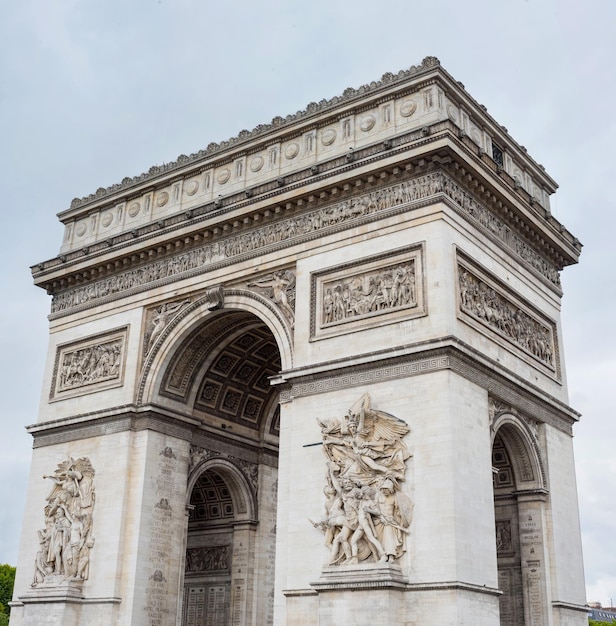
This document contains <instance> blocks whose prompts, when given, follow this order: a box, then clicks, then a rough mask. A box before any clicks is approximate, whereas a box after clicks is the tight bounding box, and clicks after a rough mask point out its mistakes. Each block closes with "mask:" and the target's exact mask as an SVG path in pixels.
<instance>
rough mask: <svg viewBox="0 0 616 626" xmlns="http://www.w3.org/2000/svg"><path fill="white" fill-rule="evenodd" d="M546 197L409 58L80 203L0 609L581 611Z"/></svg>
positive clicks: (206, 613)
mask: <svg viewBox="0 0 616 626" xmlns="http://www.w3.org/2000/svg"><path fill="white" fill-rule="evenodd" d="M555 190H556V184H555V182H554V181H553V180H552V179H551V178H550V177H549V176H548V174H547V173H546V172H545V170H544V168H543V167H542V166H541V165H539V164H537V163H536V162H535V161H534V160H533V159H532V158H531V157H530V156H529V154H528V153H527V151H526V149H525V148H524V147H522V146H520V145H519V144H517V143H516V142H515V141H514V140H513V139H512V137H510V136H509V134H508V133H507V131H506V129H504V128H503V127H502V126H501V125H500V124H498V123H497V122H496V121H495V120H494V119H493V118H492V117H491V116H490V115H489V114H488V112H487V111H486V109H485V107H483V106H481V105H480V104H478V103H477V102H476V101H475V100H474V99H473V98H472V97H471V96H470V95H469V94H468V93H467V92H466V91H465V89H464V87H463V85H462V84H461V83H459V82H457V81H456V80H454V79H453V78H452V77H451V76H450V75H449V74H448V73H447V72H446V71H445V70H444V69H443V68H442V67H441V65H440V63H439V62H438V60H437V59H435V58H433V57H428V58H426V59H424V60H423V62H422V63H421V64H420V65H418V66H413V67H411V68H410V69H409V70H405V71H402V72H399V73H398V74H385V75H384V76H383V77H382V79H381V80H380V81H378V82H373V83H370V84H369V85H364V86H362V87H359V88H358V89H347V90H346V91H345V92H344V94H343V95H342V96H339V97H335V98H333V99H331V100H322V101H320V102H319V103H311V104H309V105H308V107H307V108H306V110H305V111H301V112H298V113H297V114H295V115H290V116H287V117H286V118H283V117H276V118H274V119H273V120H272V121H271V123H269V124H265V125H260V126H258V127H257V128H255V129H254V130H253V131H250V132H249V131H242V132H241V133H240V134H239V135H238V136H237V137H236V138H234V139H230V140H229V141H225V142H222V143H221V144H210V145H209V146H208V147H207V149H205V150H203V151H201V152H199V153H197V154H191V155H190V156H185V155H182V156H180V157H179V158H178V159H177V161H176V162H174V163H170V164H167V165H164V166H160V167H152V168H151V169H150V170H149V171H148V172H147V173H144V174H142V175H140V176H137V177H135V178H125V179H124V180H123V181H122V182H121V183H119V184H117V185H113V186H112V187H110V188H108V189H103V188H101V189H99V190H98V191H97V192H96V193H94V194H92V195H91V196H88V197H86V198H81V199H75V200H73V202H72V203H71V206H70V208H69V209H67V210H66V211H64V212H62V213H61V214H60V215H59V218H60V220H61V221H62V223H63V224H64V226H65V234H64V239H63V241H62V243H61V247H60V251H59V254H58V256H57V257H56V258H53V259H50V260H48V261H44V262H41V263H38V264H37V265H35V266H34V267H33V268H32V272H33V276H34V281H35V283H36V285H38V286H39V287H42V288H44V289H46V290H47V292H48V293H49V294H50V295H51V296H52V301H51V314H50V344H49V356H48V361H47V366H46V370H45V383H44V388H43V401H42V403H41V412H40V416H39V419H38V421H37V423H36V424H33V425H31V426H28V431H29V433H30V434H31V435H32V437H33V441H34V451H33V456H32V471H31V479H30V483H29V487H28V494H27V508H26V514H25V519H24V526H23V534H22V540H21V547H20V557H19V563H18V569H17V580H16V585H15V596H14V600H13V603H12V612H11V626H26V625H28V626H35V625H37V624H41V625H42V624H58V625H60V624H61V625H63V626H74V625H77V624H88V626H108V625H109V624H131V625H132V626H168V625H169V624H177V625H180V626H206V625H207V626H226V625H232V626H243V625H254V626H267V625H275V626H283V625H285V626H334V625H335V626H340V625H341V624H353V625H356V626H367V625H369V624H370V625H372V624H387V625H390V626H395V625H400V626H403V625H404V626H419V625H422V624H426V623H435V624H473V626H497V625H501V626H514V625H515V626H519V625H521V624H524V625H525V626H539V625H541V626H565V625H567V626H582V624H586V611H585V608H584V604H585V593H584V579H583V570H582V557H581V547H580V545H581V544H580V529H579V522H578V515H577V495H576V487H575V473H574V464H573V454H572V444H571V436H572V427H573V425H574V423H575V422H576V421H577V419H578V417H579V416H578V414H577V413H576V412H575V411H574V410H573V409H571V408H569V406H568V405H567V388H566V379H565V370H564V363H563V358H562V354H563V350H562V332H561V322H560V302H561V296H562V291H561V285H560V278H559V276H560V271H561V270H563V268H565V267H566V266H567V265H570V264H573V263H576V262H577V259H578V256H579V254H580V251H581V245H580V243H579V241H578V240H577V239H576V238H575V237H574V236H573V235H572V234H571V233H570V232H569V231H568V230H567V229H566V228H565V226H563V225H562V224H560V223H559V221H558V220H557V219H556V218H555V217H554V216H553V215H552V214H551V212H550V196H551V195H552V194H553V193H554V192H555ZM50 487H51V491H50Z"/></svg>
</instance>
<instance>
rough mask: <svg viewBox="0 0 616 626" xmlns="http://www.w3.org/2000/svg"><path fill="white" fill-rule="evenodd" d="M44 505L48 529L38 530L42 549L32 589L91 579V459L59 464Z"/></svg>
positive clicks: (92, 504) (38, 554)
mask: <svg viewBox="0 0 616 626" xmlns="http://www.w3.org/2000/svg"><path fill="white" fill-rule="evenodd" d="M43 478H48V479H50V480H52V481H53V483H54V486H53V489H52V490H51V493H50V494H49V496H47V505H46V506H45V511H44V512H45V528H44V529H43V530H39V531H38V539H39V544H40V550H39V552H38V553H37V555H36V560H35V564H34V577H33V581H32V586H33V587H36V586H37V585H39V584H42V583H48V584H56V583H58V582H61V581H63V580H70V579H73V580H75V579H82V580H83V579H85V578H87V577H88V570H89V567H88V565H89V558H90V548H91V547H92V546H93V545H94V538H93V537H92V510H93V508H94V501H95V493H94V483H93V478H94V469H93V468H92V465H91V464H90V461H89V459H87V458H81V459H77V460H76V461H75V460H74V459H72V458H69V459H67V460H66V461H63V462H62V463H60V464H59V465H58V467H57V469H56V471H55V473H54V474H53V475H45V476H43Z"/></svg>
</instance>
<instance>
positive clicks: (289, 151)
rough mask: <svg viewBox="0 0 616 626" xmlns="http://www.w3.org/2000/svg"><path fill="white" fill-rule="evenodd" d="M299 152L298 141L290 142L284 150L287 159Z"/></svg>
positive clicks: (292, 157)
mask: <svg viewBox="0 0 616 626" xmlns="http://www.w3.org/2000/svg"><path fill="white" fill-rule="evenodd" d="M298 154H299V144H298V143H290V144H289V145H288V146H287V147H286V148H285V151H284V155H285V156H286V157H287V159H289V160H290V159H294V158H295V157H296V156H297V155H298Z"/></svg>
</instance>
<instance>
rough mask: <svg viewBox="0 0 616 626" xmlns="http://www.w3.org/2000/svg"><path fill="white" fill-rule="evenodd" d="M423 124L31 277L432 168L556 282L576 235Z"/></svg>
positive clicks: (456, 139)
mask: <svg viewBox="0 0 616 626" xmlns="http://www.w3.org/2000/svg"><path fill="white" fill-rule="evenodd" d="M428 131H429V132H427V133H426V132H425V130H424V129H422V130H419V131H415V132H414V133H413V135H414V136H413V137H412V140H411V141H408V142H407V141H406V140H405V138H399V142H396V143H393V142H392V144H391V145H387V146H383V145H382V144H377V145H376V146H375V145H371V146H367V147H366V148H364V149H363V150H361V151H357V152H356V154H354V158H353V159H348V158H337V159H333V160H332V161H331V162H329V163H327V164H324V165H323V167H322V169H320V170H319V172H317V173H312V172H310V173H309V174H308V175H311V178H310V179H309V178H307V177H306V178H303V179H302V178H299V180H296V181H294V182H290V183H289V185H288V186H285V188H280V187H277V188H276V189H274V190H272V189H266V190H264V193H262V194H255V195H254V196H252V197H249V198H247V197H246V196H245V195H242V194H236V195H235V196H231V197H228V198H226V199H225V200H226V201H225V203H221V205H220V206H219V207H218V208H216V207H214V208H213V209H212V207H211V206H210V205H204V206H202V207H198V208H197V209H195V210H194V211H192V212H190V213H189V214H183V215H181V216H175V217H171V218H168V219H167V220H164V221H161V222H158V223H157V224H155V225H146V226H144V227H142V228H141V229H140V230H138V231H131V233H126V234H122V235H119V236H118V237H117V238H115V239H114V240H113V241H111V242H101V243H99V244H95V245H93V246H90V247H89V248H88V249H87V250H81V251H77V252H73V253H69V254H66V255H61V256H60V257H58V258H56V259H52V260H51V261H48V262H46V263H43V264H39V265H38V266H35V267H34V268H33V273H34V277H35V282H36V284H38V285H39V286H41V287H44V288H46V289H47V290H48V292H49V293H52V294H54V295H56V294H58V293H60V292H62V291H64V290H66V289H70V288H73V287H75V286H79V285H85V284H87V283H89V282H92V281H93V280H97V279H100V278H103V277H106V276H112V275H115V274H117V273H119V272H122V271H126V270H127V269H129V268H136V267H141V266H144V264H147V263H148V262H152V261H154V260H156V259H163V258H168V257H172V256H173V255H178V254H181V253H182V252H187V251H189V250H194V249H196V248H199V247H200V246H203V245H204V244H207V243H214V242H219V243H222V242H224V241H225V240H227V239H228V238H229V237H236V236H240V235H242V234H244V235H245V234H246V233H249V232H251V231H255V232H257V231H256V230H255V229H259V228H261V227H263V226H266V225H268V224H269V225H272V226H273V225H275V228H277V229H278V230H281V229H282V230H284V229H286V228H288V227H292V223H287V222H285V221H284V220H289V219H293V218H294V217H297V216H300V215H302V214H308V213H309V212H310V211H312V210H314V209H318V208H322V207H326V206H329V205H331V204H332V203H333V202H336V203H340V202H345V201H346V202H354V201H355V200H356V199H357V198H358V197H359V196H361V195H362V194H366V193H370V192H371V191H372V190H374V191H378V190H379V189H385V188H387V187H389V186H391V185H392V183H393V184H397V183H398V181H405V180H410V179H412V178H414V177H418V176H421V175H425V174H426V173H429V172H436V171H440V172H443V173H446V174H447V175H448V177H451V179H452V180H455V181H456V182H457V183H458V184H459V186H460V188H461V189H464V193H463V194H461V193H460V192H459V191H457V190H454V189H453V188H452V187H451V186H446V188H443V189H439V190H438V192H440V193H443V192H444V193H445V194H446V195H447V194H449V196H450V198H452V199H454V200H456V201H458V202H459V203H460V204H461V205H465V206H464V207H462V208H463V209H464V210H466V212H467V213H468V215H469V216H475V217H476V216H477V210H475V209H474V208H473V206H470V205H471V204H472V205H476V204H477V201H479V203H480V204H481V205H482V206H483V208H482V211H484V212H485V211H486V210H487V211H490V212H491V213H494V215H498V216H500V222H499V224H500V226H499V228H501V229H502V228H505V227H506V228H508V229H511V230H512V231H513V232H519V233H520V235H521V236H522V239H523V241H522V240H520V241H522V244H523V245H524V246H527V247H529V249H531V248H532V249H534V250H536V252H534V253H532V254H533V255H534V256H537V255H538V256H540V257H541V258H544V259H546V261H545V262H543V261H539V262H533V263H531V265H532V266H533V267H535V269H537V268H539V267H540V266H543V265H545V263H548V265H552V266H553V267H554V269H553V270H546V271H547V272H548V274H549V276H548V279H549V281H550V282H551V283H552V284H553V285H556V286H558V282H559V281H558V276H557V273H558V270H560V269H562V268H563V267H564V266H566V265H569V264H571V263H574V262H576V260H577V257H578V255H579V251H580V249H581V245H580V244H579V242H578V241H577V240H576V239H575V238H574V237H573V236H572V235H571V234H570V233H568V231H566V230H565V229H562V228H561V226H560V224H559V223H558V222H557V221H556V220H555V219H554V218H553V217H552V215H551V214H550V213H549V212H548V211H542V214H541V216H539V215H537V214H536V213H537V211H536V209H535V208H534V205H533V199H532V198H531V197H529V195H528V193H527V192H525V191H524V190H523V189H522V188H520V187H517V188H516V186H515V184H514V183H515V181H513V180H512V179H511V177H510V176H509V175H507V174H506V173H505V172H504V171H503V170H500V171H499V170H498V168H495V167H489V166H490V165H492V164H491V163H490V162H487V163H486V157H485V155H481V154H479V152H477V151H475V153H474V154H473V150H472V147H473V146H474V144H472V143H470V144H467V143H465V139H466V138H465V137H462V138H460V136H459V133H457V132H456V128H455V126H453V125H452V124H451V122H450V121H444V122H440V123H438V124H435V125H433V126H432V127H430V128H429V129H428ZM436 194H437V190H436V188H435V189H434V190H433V193H431V194H430V193H426V192H425V190H424V192H422V197H427V196H429V195H432V196H435V195H436ZM473 198H474V199H473ZM484 221H485V220H484ZM281 239H282V237H281ZM546 267H547V266H546ZM204 269H207V268H205V267H204ZM544 278H545V277H544Z"/></svg>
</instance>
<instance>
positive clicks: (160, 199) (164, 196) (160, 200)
mask: <svg viewBox="0 0 616 626" xmlns="http://www.w3.org/2000/svg"><path fill="white" fill-rule="evenodd" d="M167 202H169V194H168V193H167V192H166V191H161V192H160V193H159V194H158V195H157V196H156V205H157V206H165V204H167Z"/></svg>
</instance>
